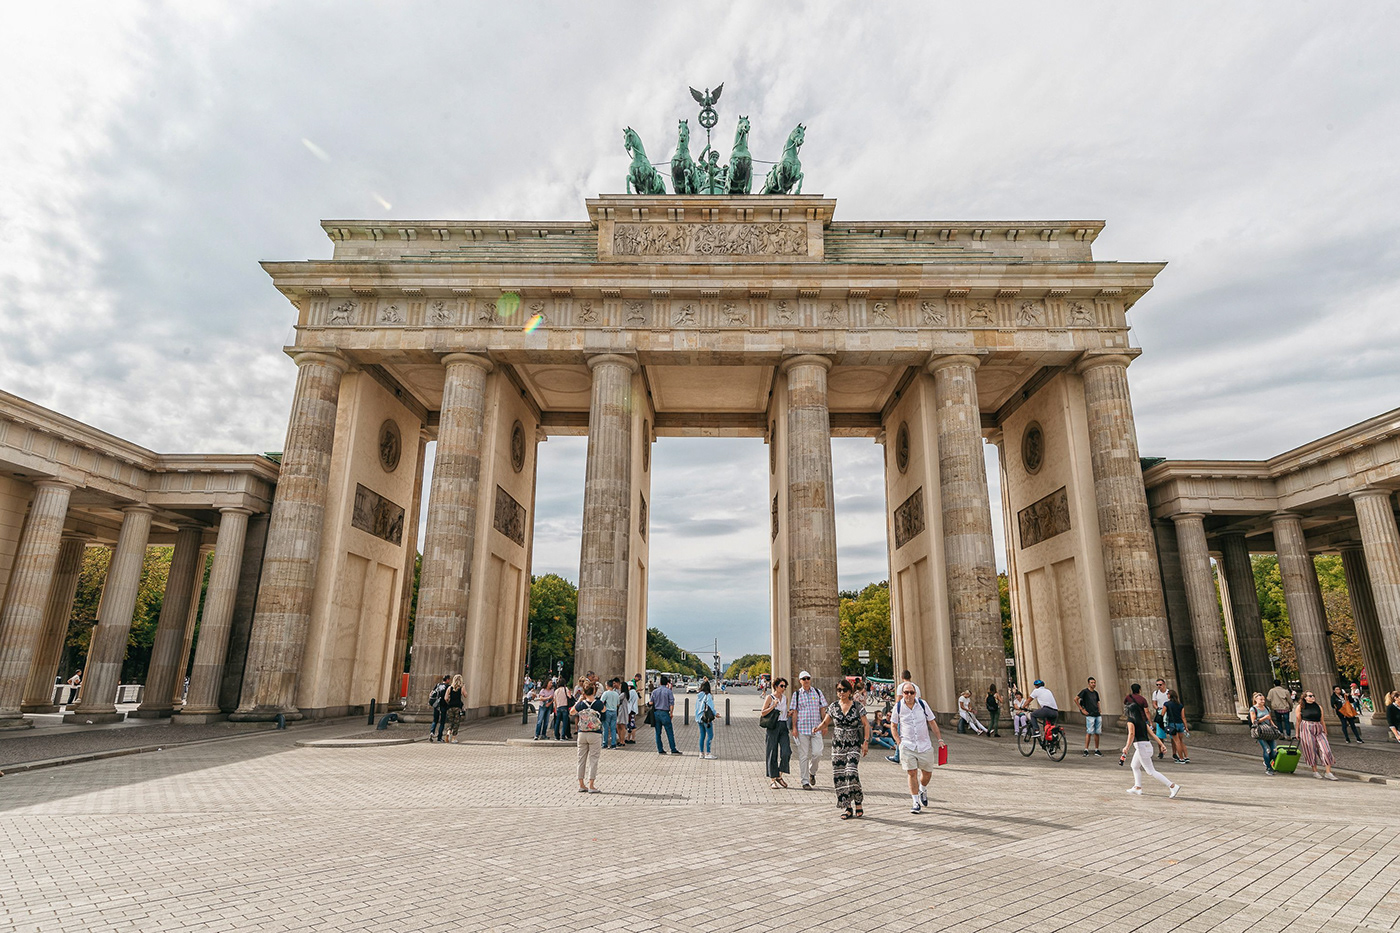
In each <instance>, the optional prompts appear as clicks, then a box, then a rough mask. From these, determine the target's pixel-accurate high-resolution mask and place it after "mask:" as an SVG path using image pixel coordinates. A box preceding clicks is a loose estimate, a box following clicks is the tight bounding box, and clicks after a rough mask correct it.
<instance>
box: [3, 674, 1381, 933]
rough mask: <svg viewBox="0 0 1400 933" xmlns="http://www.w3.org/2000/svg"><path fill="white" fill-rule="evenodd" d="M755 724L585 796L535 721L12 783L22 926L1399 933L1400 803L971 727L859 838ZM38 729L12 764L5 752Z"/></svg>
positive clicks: (212, 754) (239, 741) (884, 768)
mask: <svg viewBox="0 0 1400 933" xmlns="http://www.w3.org/2000/svg"><path fill="white" fill-rule="evenodd" d="M756 707H757V698H756V695H754V694H752V693H743V694H738V695H735V696H734V697H733V698H732V709H733V714H734V723H733V725H731V726H728V727H726V726H724V725H722V724H719V725H717V728H716V738H715V751H716V753H717V754H718V755H719V756H720V759H719V760H718V761H702V760H700V759H699V758H698V757H697V756H696V754H695V727H694V726H693V725H691V726H688V727H685V726H683V727H681V728H679V729H678V735H677V742H678V744H680V745H681V747H682V748H683V749H684V750H685V751H686V756H685V757H683V758H678V757H672V756H665V757H662V756H659V755H657V754H656V752H655V747H654V745H652V744H651V740H650V733H645V734H642V735H640V736H639V739H640V741H639V742H638V744H637V745H635V746H632V747H630V748H628V749H626V750H623V751H610V752H606V753H604V756H603V759H602V767H601V769H600V772H599V778H598V784H599V786H600V787H601V788H602V789H603V791H604V792H603V793H602V794H598V795H583V794H579V793H577V785H576V783H575V781H574V760H575V759H574V751H573V749H572V748H559V747H541V746H540V745H538V744H535V743H529V744H524V745H520V744H506V740H507V739H509V738H522V737H524V736H526V735H528V734H529V733H530V730H529V729H527V728H526V727H523V726H521V724H520V721H519V718H518V717H516V718H513V719H501V720H489V721H484V722H479V723H474V724H471V725H469V726H468V727H467V728H466V729H465V730H464V732H463V735H462V742H460V743H459V744H456V745H437V744H428V743H426V742H421V741H419V742H414V743H412V744H403V745H392V746H384V747H356V748H327V747H305V744H303V745H299V744H298V743H313V744H314V743H315V742H318V741H321V740H325V739H329V738H332V737H335V736H361V737H363V736H365V735H366V732H367V728H366V725H365V720H363V719H360V720H352V721H341V722H338V723H333V724H327V725H319V726H304V727H299V728H293V729H290V730H288V731H286V732H267V731H258V732H249V733H246V734H244V733H235V732H232V731H228V730H226V731H224V732H222V733H221V735H222V738H221V739H220V740H217V741H200V742H198V743H194V744H188V745H182V746H173V747H168V748H165V749H164V750H162V751H160V752H155V753H150V754H139V755H127V756H122V757H115V758H109V759H105V760H97V761H90V762H86V763H80V764H73V765H67V766H63V767H54V768H44V769H39V770H32V771H26V772H22V773H10V774H7V775H6V776H5V777H3V778H0V891H3V892H5V893H4V895H3V897H0V929H6V930H18V931H40V930H43V931H49V930H54V931H57V930H65V931H73V930H130V931H148V930H199V931H203V930H269V931H278V930H313V929H314V930H371V929H372V930H404V931H419V930H453V931H460V930H500V931H506V930H511V931H515V930H569V931H577V930H626V931H663V930H665V931H676V933H692V931H711V930H713V931H720V930H723V931H737V930H754V931H757V930H771V929H775V928H780V929H796V930H806V929H812V930H818V929H820V930H827V929H847V930H877V929H878V930H887V931H901V930H929V931H936V930H943V929H949V930H952V929H956V930H959V931H970V930H995V931H1012V930H1031V931H1045V933H1049V931H1053V930H1074V931H1092V930H1098V931H1108V933H1119V931H1121V933H1126V931H1130V930H1139V929H1151V930H1159V931H1167V930H1186V931H1192V933H1204V931H1208V930H1221V931H1245V930H1253V929H1256V928H1258V929H1267V930H1271V931H1276V930H1290V931H1347V930H1353V931H1374V930H1394V929H1396V928H1397V927H1398V926H1400V891H1397V886H1398V885H1400V785H1397V784H1396V783H1395V782H1391V783H1389V784H1374V783H1363V782H1359V781H1341V782H1337V783H1327V782H1323V781H1316V780H1313V779H1312V778H1311V777H1310V776H1307V775H1304V774H1300V775H1297V776H1292V777H1277V778H1268V777H1266V776H1265V775H1264V774H1263V770H1262V766H1261V765H1260V764H1259V763H1258V761H1257V759H1256V760H1251V759H1250V758H1248V757H1246V756H1241V755H1232V754H1227V753H1223V752H1219V751H1214V750H1210V749H1204V748H1201V749H1198V750H1196V749H1193V752H1192V764H1190V765H1186V766H1180V765H1173V764H1172V763H1171V762H1166V766H1167V768H1166V770H1167V772H1168V773H1169V774H1170V775H1171V776H1172V777H1173V778H1175V779H1177V780H1179V781H1180V783H1181V784H1182V785H1183V787H1184V791H1183V794H1182V795H1181V796H1180V797H1179V798H1177V799H1176V800H1169V799H1167V797H1166V794H1165V790H1164V789H1163V788H1162V787H1161V786H1160V785H1157V784H1154V783H1149V784H1148V785H1147V787H1146V795H1145V796H1144V797H1142V798H1134V797H1129V796H1128V795H1126V794H1125V793H1124V789H1125V788H1126V787H1127V786H1128V785H1129V784H1130V783H1131V779H1130V775H1129V773H1128V770H1127V768H1126V767H1124V768H1120V767H1119V766H1118V763H1117V754H1116V752H1110V751H1109V750H1108V749H1107V748H1106V751H1105V757H1103V758H1101V759H1099V758H1090V759H1084V758H1081V757H1079V755H1078V754H1077V751H1075V752H1072V753H1071V755H1070V757H1069V758H1067V759H1066V760H1065V761H1064V762H1062V763H1058V764H1056V763H1053V762H1050V761H1048V760H1047V759H1046V758H1045V757H1044V755H1043V754H1040V755H1037V756H1036V757H1034V758H1031V759H1024V758H1022V757H1021V756H1020V755H1019V754H1018V753H1017V752H1016V750H1015V748H1014V746H1013V743H1012V742H1011V740H1009V739H1003V740H1001V741H995V740H984V739H977V738H973V737H967V736H954V735H950V736H949V741H950V746H951V754H950V762H949V764H948V766H947V767H945V768H942V769H940V770H939V772H938V773H937V774H936V775H935V776H934V780H933V783H932V785H931V788H930V790H931V794H930V796H931V798H932V806H931V807H930V808H929V809H928V810H927V811H926V812H924V813H923V814H920V815H917V816H916V815H913V814H911V813H909V806H908V800H909V798H908V795H907V792H906V790H905V786H904V776H903V772H902V771H900V770H899V769H898V768H897V767H896V766H895V765H892V764H890V763H889V762H886V761H885V760H884V759H883V755H877V753H876V752H875V751H873V750H872V752H871V755H870V757H869V758H868V759H867V760H866V762H865V763H864V764H863V766H862V778H863V780H864V783H865V787H866V802H865V808H866V814H867V815H866V817H865V818H864V819H863V820H859V821H851V822H841V821H840V820H838V819H837V814H838V811H837V809H836V807H835V802H834V798H833V795H832V791H831V782H830V770H829V767H827V766H826V765H824V766H823V769H822V772H821V776H820V786H819V789H818V790H816V791H814V792H803V791H801V790H798V789H796V788H794V789H790V790H786V791H774V790H770V789H769V788H768V782H767V781H766V780H765V779H764V778H763V774H762V764H761V761H760V757H761V751H762V746H761V741H762V733H761V731H760V730H759V729H758V727H757V725H756V716H757V712H756ZM147 728H152V729H154V728H160V727H147ZM44 731H45V730H43V729H39V730H35V734H32V735H31V736H29V737H24V738H18V739H7V740H5V741H4V742H3V743H0V749H10V750H9V751H7V752H6V756H7V759H8V760H13V759H14V754H15V753H14V752H13V750H12V749H11V748H10V747H11V745H12V743H13V742H16V741H28V740H30V739H43V740H45V741H52V739H53V738H54V737H51V738H50V739H44V737H43V736H42V733H43V732H44ZM107 731H108V733H109V734H115V733H116V730H107ZM126 731H127V732H128V733H132V734H135V733H137V732H138V731H139V730H138V729H136V728H131V729H128V730H126ZM949 731H950V732H951V730H949ZM417 733H418V728H417V727H413V729H412V731H410V730H409V727H406V726H405V727H398V729H397V731H394V730H391V732H390V733H389V734H390V735H392V736H393V737H395V738H417V737H418V734H417ZM62 734H70V735H71V734H75V733H61V734H60V735H62ZM97 734H99V733H96V732H86V733H80V734H79V735H81V736H92V735H97ZM379 735H380V736H382V735H384V733H379ZM229 736H236V737H229ZM1106 738H1108V739H1109V742H1108V743H1107V744H1108V748H1112V747H1113V740H1114V737H1112V736H1109V737H1106ZM83 741H86V742H91V741H92V739H90V738H89V739H83ZM1118 741H1119V742H1121V739H1118ZM1344 751H1345V749H1344ZM1375 754H1381V755H1386V754H1394V752H1390V751H1385V752H1383V751H1380V750H1376V751H1375ZM795 767H796V762H795V761H794V769H795ZM793 783H794V784H795V783H796V782H793Z"/></svg>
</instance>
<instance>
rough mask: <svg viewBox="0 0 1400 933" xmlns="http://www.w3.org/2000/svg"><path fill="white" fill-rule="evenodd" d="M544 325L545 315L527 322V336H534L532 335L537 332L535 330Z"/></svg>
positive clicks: (538, 315) (537, 316)
mask: <svg viewBox="0 0 1400 933" xmlns="http://www.w3.org/2000/svg"><path fill="white" fill-rule="evenodd" d="M543 323H544V315H543V314H536V315H535V316H534V317H532V318H530V320H528V321H526V322H525V333H527V334H532V333H534V332H535V328H537V327H539V326H540V325H541V324H543Z"/></svg>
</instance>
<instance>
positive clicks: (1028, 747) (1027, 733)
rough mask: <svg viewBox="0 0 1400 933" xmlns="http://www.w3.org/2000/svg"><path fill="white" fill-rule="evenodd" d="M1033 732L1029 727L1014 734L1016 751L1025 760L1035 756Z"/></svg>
mask: <svg viewBox="0 0 1400 933" xmlns="http://www.w3.org/2000/svg"><path fill="white" fill-rule="evenodd" d="M1035 737H1036V736H1035V730H1034V729H1033V728H1031V727H1030V726H1027V727H1026V728H1024V729H1022V730H1021V731H1020V732H1018V733H1016V749H1017V751H1019V752H1020V753H1021V754H1022V755H1025V756H1026V757H1027V758H1029V757H1031V756H1032V755H1034V754H1035Z"/></svg>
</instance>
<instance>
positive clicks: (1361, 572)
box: [1342, 547, 1396, 725]
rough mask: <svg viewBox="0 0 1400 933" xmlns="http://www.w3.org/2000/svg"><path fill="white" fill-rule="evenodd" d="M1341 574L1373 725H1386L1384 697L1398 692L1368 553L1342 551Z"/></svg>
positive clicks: (1347, 548) (1349, 549)
mask: <svg viewBox="0 0 1400 933" xmlns="http://www.w3.org/2000/svg"><path fill="white" fill-rule="evenodd" d="M1342 572H1343V573H1345V574H1346V580H1347V595H1348V597H1349V598H1350V599H1351V617H1352V619H1353V620H1354V621H1355V622H1356V640H1357V641H1358V642H1360V644H1361V663H1362V664H1364V665H1365V666H1366V677H1367V682H1368V683H1369V684H1370V690H1371V703H1372V706H1373V707H1374V710H1373V711H1372V713H1371V722H1373V723H1375V724H1377V725H1384V724H1385V721H1386V719H1385V695H1386V694H1387V693H1389V692H1390V691H1391V690H1394V689H1395V686H1396V683H1395V675H1394V671H1393V669H1392V668H1391V666H1390V659H1389V658H1387V657H1386V654H1385V642H1384V641H1383V639H1382V638H1381V623H1380V619H1379V618H1377V616H1376V601H1375V598H1374V597H1373V596H1372V591H1371V576H1370V574H1369V573H1368V572H1367V570H1366V552H1365V551H1364V550H1362V549H1361V548H1360V547H1344V548H1342Z"/></svg>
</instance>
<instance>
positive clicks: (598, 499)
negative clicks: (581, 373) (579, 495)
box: [574, 354, 637, 677]
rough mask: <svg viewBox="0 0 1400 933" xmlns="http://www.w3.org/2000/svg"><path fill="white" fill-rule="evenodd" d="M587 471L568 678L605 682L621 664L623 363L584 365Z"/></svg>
mask: <svg viewBox="0 0 1400 933" xmlns="http://www.w3.org/2000/svg"><path fill="white" fill-rule="evenodd" d="M588 368H589V369H591V370H592V371H593V397H592V400H591V402H590V404H589V409H588V465H587V469H586V472H585V476H584V485H583V546H582V553H581V555H580V558H579V571H578V628H577V630H576V634H575V637H574V675H575V676H580V675H582V674H584V673H585V672H587V671H596V672H597V673H598V676H600V677H609V676H612V674H614V673H615V672H617V671H620V670H622V669H623V665H625V664H626V663H627V577H628V570H629V569H630V568H629V564H630V563H631V556H630V549H629V547H628V544H629V542H630V540H631V532H632V525H631V515H632V374H633V373H634V372H636V371H637V361H636V360H634V359H632V358H631V357H629V356H619V355H616V354H603V355H600V356H593V357H590V358H589V360H588Z"/></svg>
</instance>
